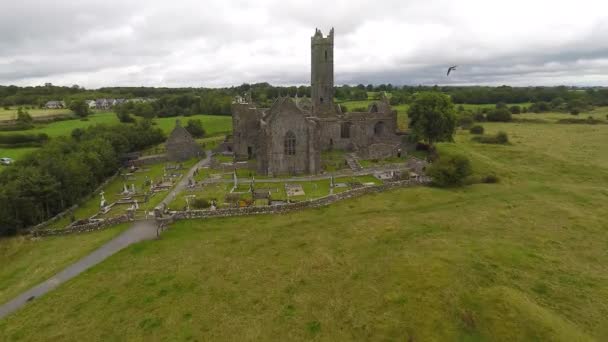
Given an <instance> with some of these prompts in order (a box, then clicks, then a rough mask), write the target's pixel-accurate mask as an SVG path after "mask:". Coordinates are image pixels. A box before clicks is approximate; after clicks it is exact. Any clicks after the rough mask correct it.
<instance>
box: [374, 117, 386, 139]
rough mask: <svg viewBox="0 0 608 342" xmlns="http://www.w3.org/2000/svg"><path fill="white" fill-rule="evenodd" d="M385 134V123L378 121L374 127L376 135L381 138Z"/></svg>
mask: <svg viewBox="0 0 608 342" xmlns="http://www.w3.org/2000/svg"><path fill="white" fill-rule="evenodd" d="M382 133H384V122H382V121H378V122H377V123H376V125H375V126H374V134H375V135H376V136H381V135H382Z"/></svg>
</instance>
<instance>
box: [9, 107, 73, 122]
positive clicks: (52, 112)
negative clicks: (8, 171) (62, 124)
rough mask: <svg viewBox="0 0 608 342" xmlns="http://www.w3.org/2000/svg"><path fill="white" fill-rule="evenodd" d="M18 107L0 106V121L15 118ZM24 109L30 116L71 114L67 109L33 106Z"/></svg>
mask: <svg viewBox="0 0 608 342" xmlns="http://www.w3.org/2000/svg"><path fill="white" fill-rule="evenodd" d="M24 107H25V106H24ZM18 108H19V107H11V108H10V109H9V110H6V109H5V108H0V121H4V120H15V119H17V111H18ZM25 111H26V112H28V113H29V114H30V115H31V116H32V117H43V116H52V115H62V114H71V113H72V112H71V111H70V110H69V109H45V108H35V109H25Z"/></svg>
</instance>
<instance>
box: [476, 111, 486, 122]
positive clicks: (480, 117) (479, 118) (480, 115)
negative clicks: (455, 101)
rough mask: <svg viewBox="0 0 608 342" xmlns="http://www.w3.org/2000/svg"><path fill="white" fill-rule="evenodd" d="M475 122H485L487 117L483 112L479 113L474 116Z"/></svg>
mask: <svg viewBox="0 0 608 342" xmlns="http://www.w3.org/2000/svg"><path fill="white" fill-rule="evenodd" d="M473 120H475V121H477V122H484V121H486V116H485V115H484V114H483V113H482V112H477V113H475V115H474V116H473Z"/></svg>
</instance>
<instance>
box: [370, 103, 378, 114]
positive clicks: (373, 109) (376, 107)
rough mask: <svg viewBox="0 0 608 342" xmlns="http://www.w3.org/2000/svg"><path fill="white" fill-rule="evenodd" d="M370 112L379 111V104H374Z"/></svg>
mask: <svg viewBox="0 0 608 342" xmlns="http://www.w3.org/2000/svg"><path fill="white" fill-rule="evenodd" d="M369 111H370V113H378V105H377V104H375V103H374V104H372V106H371V107H370V109H369Z"/></svg>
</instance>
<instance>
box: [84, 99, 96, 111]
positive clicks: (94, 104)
mask: <svg viewBox="0 0 608 342" xmlns="http://www.w3.org/2000/svg"><path fill="white" fill-rule="evenodd" d="M86 102H87V106H89V109H96V108H97V104H96V103H95V101H93V100H87V101H86Z"/></svg>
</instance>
